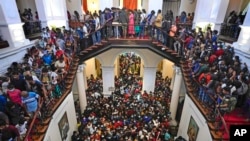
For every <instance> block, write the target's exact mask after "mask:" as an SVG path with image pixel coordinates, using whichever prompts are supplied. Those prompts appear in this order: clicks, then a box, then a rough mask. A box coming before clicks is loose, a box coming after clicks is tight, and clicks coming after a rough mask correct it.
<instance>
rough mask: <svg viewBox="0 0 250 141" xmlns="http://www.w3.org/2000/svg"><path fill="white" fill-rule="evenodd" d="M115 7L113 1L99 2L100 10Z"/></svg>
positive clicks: (102, 0)
mask: <svg viewBox="0 0 250 141" xmlns="http://www.w3.org/2000/svg"><path fill="white" fill-rule="evenodd" d="M111 7H113V0H99V9H100V10H102V11H103V10H104V9H105V8H111Z"/></svg>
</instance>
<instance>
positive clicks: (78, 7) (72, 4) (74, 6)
mask: <svg viewBox="0 0 250 141" xmlns="http://www.w3.org/2000/svg"><path fill="white" fill-rule="evenodd" d="M66 6H67V10H68V11H69V12H70V14H71V19H73V15H74V11H77V12H78V13H79V14H80V19H82V18H83V16H82V15H83V8H82V3H81V0H70V1H69V0H66Z"/></svg>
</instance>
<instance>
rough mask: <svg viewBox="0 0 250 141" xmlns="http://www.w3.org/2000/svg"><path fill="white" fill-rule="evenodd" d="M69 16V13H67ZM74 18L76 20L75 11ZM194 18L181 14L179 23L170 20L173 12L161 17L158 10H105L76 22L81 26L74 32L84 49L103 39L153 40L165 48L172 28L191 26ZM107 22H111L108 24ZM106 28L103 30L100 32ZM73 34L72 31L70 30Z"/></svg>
mask: <svg viewBox="0 0 250 141" xmlns="http://www.w3.org/2000/svg"><path fill="white" fill-rule="evenodd" d="M69 14H70V13H69ZM74 15H75V16H74V17H79V16H77V15H79V13H78V12H77V11H75V12H74ZM193 16H194V14H190V13H189V14H188V15H186V14H185V12H182V14H181V16H180V19H179V18H177V19H174V18H173V12H172V11H167V12H166V13H165V14H163V13H162V11H161V10H158V11H155V10H152V11H150V12H149V13H148V12H147V11H146V10H145V9H142V10H139V9H134V10H130V9H126V8H122V9H120V8H115V7H112V8H111V9H110V8H106V9H104V10H103V11H101V10H99V11H98V12H97V11H95V12H94V13H93V14H92V13H91V12H86V15H84V21H81V20H80V19H79V18H77V19H76V21H80V22H81V23H82V24H81V25H80V26H79V27H74V28H76V32H77V35H78V36H79V37H80V39H82V41H83V42H85V43H82V44H83V45H84V46H85V47H86V46H89V45H92V44H97V45H98V44H100V41H101V39H104V38H107V37H109V38H112V37H115V38H138V39H144V38H154V39H155V40H156V41H158V42H160V43H163V44H164V45H167V38H168V33H169V32H170V30H171V26H172V24H175V23H176V24H178V23H187V22H190V23H191V22H192V20H193ZM110 19H111V20H110ZM104 24H106V26H105V27H104V28H101V27H103V26H104ZM74 30H75V29H74Z"/></svg>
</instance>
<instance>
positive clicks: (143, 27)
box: [138, 23, 146, 37]
mask: <svg viewBox="0 0 250 141" xmlns="http://www.w3.org/2000/svg"><path fill="white" fill-rule="evenodd" d="M145 25H146V24H145V23H140V32H139V35H138V36H139V37H143V36H144V31H145Z"/></svg>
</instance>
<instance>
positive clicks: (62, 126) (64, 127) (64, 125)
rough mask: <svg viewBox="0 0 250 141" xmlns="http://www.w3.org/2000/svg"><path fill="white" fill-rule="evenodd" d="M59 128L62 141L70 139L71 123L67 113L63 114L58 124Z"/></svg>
mask: <svg viewBox="0 0 250 141" xmlns="http://www.w3.org/2000/svg"><path fill="white" fill-rule="evenodd" d="M58 127H59V131H60V134H61V138H62V141H65V140H66V139H67V137H68V132H69V121H68V116H67V113H66V112H65V113H64V114H63V116H62V118H61V119H60V121H59V122H58Z"/></svg>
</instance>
